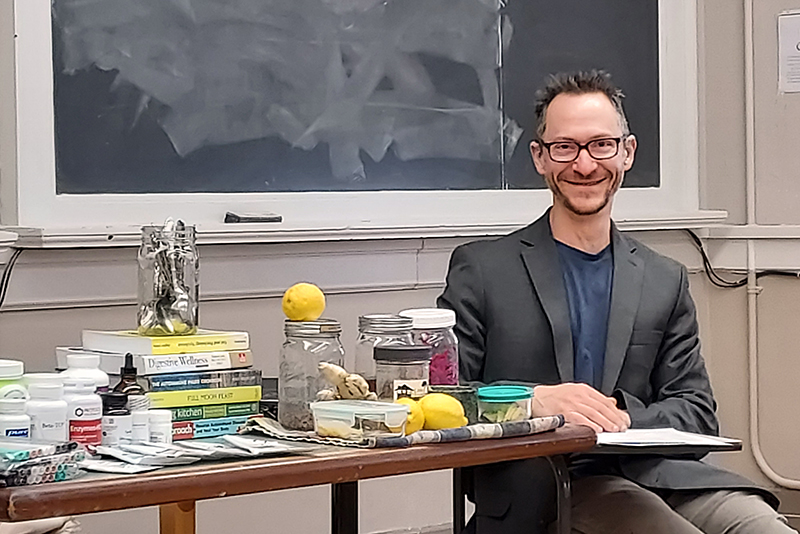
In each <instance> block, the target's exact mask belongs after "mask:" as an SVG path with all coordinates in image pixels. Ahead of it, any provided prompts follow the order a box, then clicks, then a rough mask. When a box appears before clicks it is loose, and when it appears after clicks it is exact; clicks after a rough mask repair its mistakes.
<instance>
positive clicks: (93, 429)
mask: <svg viewBox="0 0 800 534" xmlns="http://www.w3.org/2000/svg"><path fill="white" fill-rule="evenodd" d="M69 440H70V441H76V442H78V443H82V444H84V445H100V443H101V442H102V440H103V423H102V420H101V419H93V420H88V421H86V420H75V419H73V420H71V421H70V422H69Z"/></svg>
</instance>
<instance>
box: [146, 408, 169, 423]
mask: <svg viewBox="0 0 800 534" xmlns="http://www.w3.org/2000/svg"><path fill="white" fill-rule="evenodd" d="M147 413H148V416H147V417H148V419H149V420H150V422H151V423H171V422H172V410H147Z"/></svg>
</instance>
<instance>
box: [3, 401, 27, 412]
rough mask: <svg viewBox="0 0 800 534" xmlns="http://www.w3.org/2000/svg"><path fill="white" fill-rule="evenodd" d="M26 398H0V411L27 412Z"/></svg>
mask: <svg viewBox="0 0 800 534" xmlns="http://www.w3.org/2000/svg"><path fill="white" fill-rule="evenodd" d="M27 402H28V401H26V400H25V399H8V398H6V399H0V413H25V404H26V403H27Z"/></svg>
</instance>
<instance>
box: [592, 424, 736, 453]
mask: <svg viewBox="0 0 800 534" xmlns="http://www.w3.org/2000/svg"><path fill="white" fill-rule="evenodd" d="M741 449H742V441H741V440H739V439H733V438H725V437H718V436H708V435H705V434H696V433H692V432H684V431H681V430H676V429H674V428H632V429H628V430H626V431H625V432H601V433H600V434H598V435H597V445H596V446H595V448H594V450H593V451H592V452H593V453H609V454H611V453H613V454H659V455H681V454H698V453H699V454H704V453H708V452H726V451H739V450H741Z"/></svg>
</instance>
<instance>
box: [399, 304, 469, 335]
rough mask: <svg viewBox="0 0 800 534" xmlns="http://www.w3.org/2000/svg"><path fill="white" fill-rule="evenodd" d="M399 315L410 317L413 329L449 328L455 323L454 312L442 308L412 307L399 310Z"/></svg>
mask: <svg viewBox="0 0 800 534" xmlns="http://www.w3.org/2000/svg"><path fill="white" fill-rule="evenodd" d="M400 315H401V316H403V317H410V318H411V320H412V321H413V322H414V329H415V330H425V329H428V328H450V327H451V326H455V324H456V312H454V311H453V310H445V309H444V308H412V309H409V310H403V311H401V312H400Z"/></svg>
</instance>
